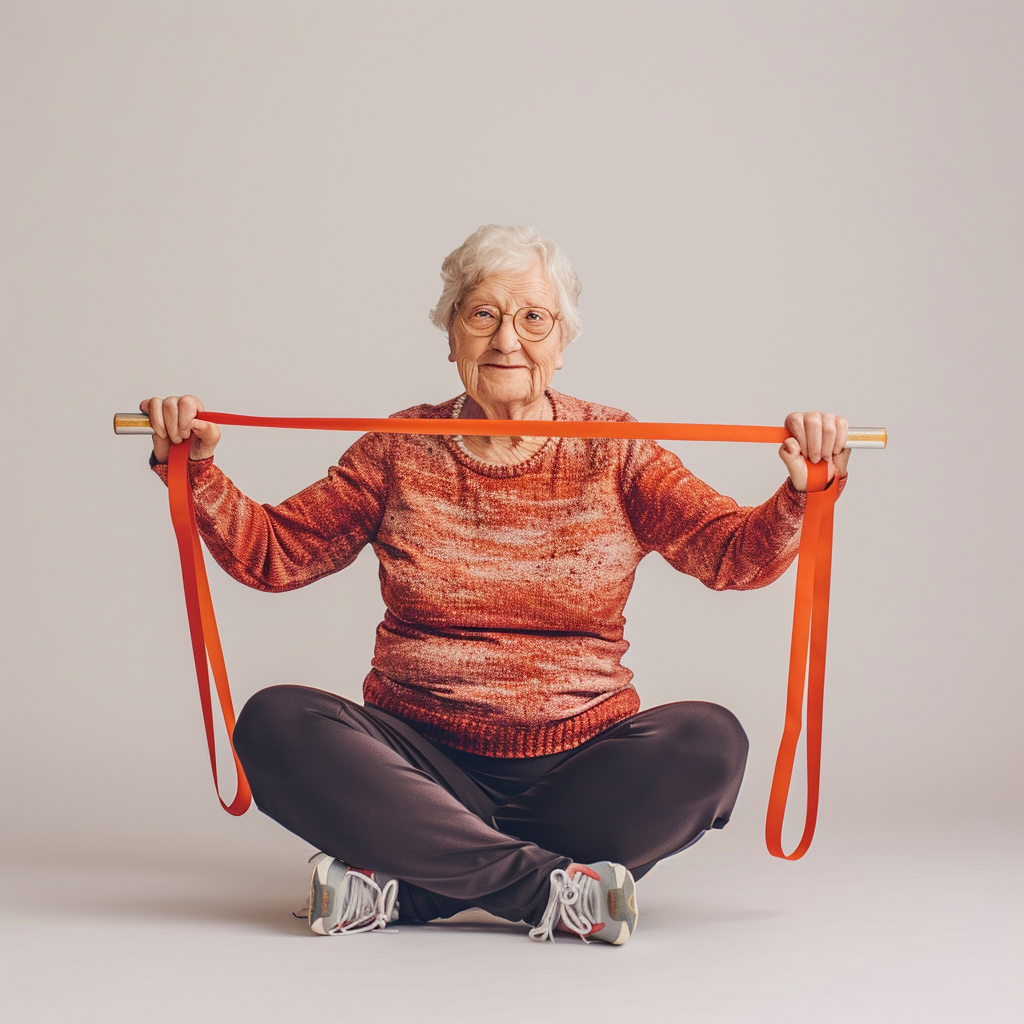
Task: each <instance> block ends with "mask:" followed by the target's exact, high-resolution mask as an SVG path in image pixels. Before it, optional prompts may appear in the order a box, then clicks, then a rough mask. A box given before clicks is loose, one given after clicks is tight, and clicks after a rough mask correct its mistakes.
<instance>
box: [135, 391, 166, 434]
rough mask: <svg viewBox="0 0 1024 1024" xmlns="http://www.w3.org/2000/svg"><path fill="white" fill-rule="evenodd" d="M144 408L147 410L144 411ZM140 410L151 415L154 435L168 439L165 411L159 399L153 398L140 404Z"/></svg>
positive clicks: (150, 419)
mask: <svg viewBox="0 0 1024 1024" xmlns="http://www.w3.org/2000/svg"><path fill="white" fill-rule="evenodd" d="M143 406H146V408H144V409H143ZM139 408H140V409H142V411H143V412H148V413H149V425H150V426H151V427H152V428H153V433H154V434H156V436H157V437H160V438H163V439H164V440H166V439H167V428H166V427H165V426H164V410H163V403H162V402H161V401H160V399H159V398H157V397H156V396H154V397H153V398H148V399H146V401H145V402H140V403H139Z"/></svg>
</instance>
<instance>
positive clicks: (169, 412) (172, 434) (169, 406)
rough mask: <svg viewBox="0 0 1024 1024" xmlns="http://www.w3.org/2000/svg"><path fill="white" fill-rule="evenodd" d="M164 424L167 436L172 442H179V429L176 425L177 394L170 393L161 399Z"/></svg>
mask: <svg viewBox="0 0 1024 1024" xmlns="http://www.w3.org/2000/svg"><path fill="white" fill-rule="evenodd" d="M163 412H164V426H165V427H166V428H167V437H168V438H169V439H170V441H171V443H172V444H181V431H180V429H179V427H178V396H177V395H171V396H170V397H168V398H165V399H164V400H163Z"/></svg>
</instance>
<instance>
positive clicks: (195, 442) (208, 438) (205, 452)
mask: <svg viewBox="0 0 1024 1024" xmlns="http://www.w3.org/2000/svg"><path fill="white" fill-rule="evenodd" d="M190 429H191V431H192V447H191V448H190V449H189V458H190V459H208V458H209V457H210V456H211V455H212V454H213V450H214V448H216V447H217V442H218V441H220V427H218V426H217V424H216V423H210V422H209V421H208V420H193V421H192V424H191V428H190Z"/></svg>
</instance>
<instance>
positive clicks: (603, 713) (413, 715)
mask: <svg viewBox="0 0 1024 1024" xmlns="http://www.w3.org/2000/svg"><path fill="white" fill-rule="evenodd" d="M374 676H375V674H374V673H371V674H370V676H368V677H367V679H366V681H365V682H364V683H363V700H365V701H366V703H367V704H373V705H374V706H375V707H378V708H380V709H381V710H382V711H387V712H388V713H390V714H392V715H397V716H398V717H399V718H404V719H406V720H407V721H408V722H410V723H411V724H412V725H413V726H414V727H415V728H416V730H417V732H419V733H421V734H422V735H424V736H426V738H427V739H429V740H433V741H434V742H436V743H443V744H444V745H445V746H448V747H454V748H455V749H456V750H462V751H464V752H465V753H467V754H479V755H481V756H482V757H545V756H546V755H548V754H559V753H561V752H562V751H563V750H572V749H573V748H574V747H578V746H580V744H582V743H586V741H587V740H589V739H591V738H593V737H594V736H596V735H597V734H598V733H599V732H603V731H604V730H605V729H607V728H608V727H609V726H611V725H614V724H615V723H616V722H619V721H621V720H622V719H623V718H628V717H629V716H630V715H635V714H636V713H637V712H638V711H639V710H640V696H639V694H638V693H637V692H636V690H635V689H634V688H633V687H632V686H627V687H626V688H625V689H622V690H618V691H616V692H615V693H613V694H612V695H611V696H610V697H607V698H606V699H605V700H603V701H601V703H600V704H597V705H595V706H594V707H592V708H590V709H588V710H587V711H584V712H583V713H582V714H579V715H575V716H573V717H572V718H564V719H561V720H559V721H554V722H541V723H538V724H536V725H525V724H516V723H514V722H502V721H491V720H482V719H473V718H467V717H465V716H464V715H456V714H445V713H443V712H437V711H434V712H432V711H427V710H425V709H424V708H422V707H421V706H419V705H417V704H413V703H411V702H407V701H404V700H402V699H401V698H400V697H397V696H396V695H395V694H394V692H393V691H390V690H388V689H387V688H386V687H385V685H384V684H382V683H381V682H380V681H378V680H377V679H375V678H374Z"/></svg>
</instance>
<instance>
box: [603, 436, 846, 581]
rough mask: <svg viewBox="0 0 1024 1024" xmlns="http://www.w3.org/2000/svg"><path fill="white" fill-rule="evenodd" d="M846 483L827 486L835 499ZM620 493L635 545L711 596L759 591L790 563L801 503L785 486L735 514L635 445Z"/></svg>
mask: <svg viewBox="0 0 1024 1024" xmlns="http://www.w3.org/2000/svg"><path fill="white" fill-rule="evenodd" d="M845 482H846V478H845V477H843V478H841V479H839V480H838V483H837V481H836V480H835V479H833V480H832V481H831V482H830V484H829V486H830V487H834V486H838V487H839V489H840V494H841V493H842V489H843V487H844V485H845ZM623 494H624V498H625V505H626V511H627V514H628V515H629V518H630V521H631V522H632V524H633V530H634V532H635V533H636V536H637V538H638V539H639V541H640V543H641V544H643V545H644V546H645V547H646V548H647V549H648V550H653V551H658V552H660V553H661V554H662V555H663V556H664V557H665V559H666V561H668V562H669V564H670V565H672V566H674V567H675V568H676V569H678V570H679V571H680V572H685V573H687V574H688V575H690V576H695V577H696V578H697V579H699V580H700V581H701V582H702V583H703V584H704V585H705V586H707V587H710V588H711V589H713V590H753V589H756V588H757V587H765V586H767V585H768V584H769V583H773V582H774V581H775V580H777V579H778V578H779V577H780V576H781V575H782V574H783V573H784V572H785V571H786V569H788V568H789V566H790V564H791V563H792V561H793V559H794V558H795V557H796V554H797V550H798V548H799V542H800V525H801V522H802V519H803V510H804V504H805V501H806V496H805V494H804V493H803V492H801V491H798V490H797V489H796V488H795V487H794V486H793V483H792V481H791V480H787V481H786V482H785V483H784V484H783V485H782V486H781V487H780V488H779V489H778V490H777V491H776V492H775V494H773V495H772V496H771V497H770V498H769V499H768V500H767V501H766V502H765V503H764V504H763V505H758V506H756V507H741V506H740V505H738V504H737V503H736V502H735V501H734V500H733V499H732V498H728V497H726V496H725V495H722V494H719V493H718V492H717V491H716V490H714V488H712V487H709V486H708V485H707V484H706V483H704V482H703V481H702V480H699V479H697V477H695V476H694V475H693V474H692V473H691V472H690V471H689V470H688V469H687V468H686V467H685V466H684V465H683V464H682V462H681V461H680V460H679V458H678V457H677V456H676V455H674V454H673V453H672V452H670V451H668V450H667V449H665V448H662V447H661V446H660V445H658V444H656V443H655V442H653V441H637V442H632V443H631V444H630V447H629V451H628V455H627V458H626V462H625V465H624V475H623Z"/></svg>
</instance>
